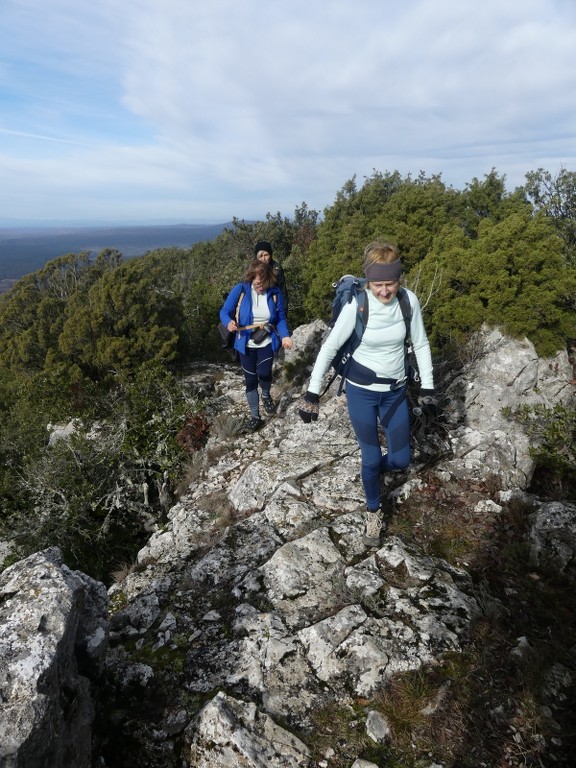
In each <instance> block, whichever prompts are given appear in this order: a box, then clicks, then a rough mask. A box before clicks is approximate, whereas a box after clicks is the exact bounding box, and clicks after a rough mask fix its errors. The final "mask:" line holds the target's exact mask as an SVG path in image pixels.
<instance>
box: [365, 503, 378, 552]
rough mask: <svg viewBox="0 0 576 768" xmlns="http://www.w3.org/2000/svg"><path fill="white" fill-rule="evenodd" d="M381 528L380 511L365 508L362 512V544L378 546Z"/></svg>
mask: <svg viewBox="0 0 576 768" xmlns="http://www.w3.org/2000/svg"><path fill="white" fill-rule="evenodd" d="M382 530H383V521H382V512H380V510H379V509H376V510H374V511H372V510H370V509H367V510H366V511H365V512H364V544H365V545H366V546H367V547H379V546H380V536H381V534H382Z"/></svg>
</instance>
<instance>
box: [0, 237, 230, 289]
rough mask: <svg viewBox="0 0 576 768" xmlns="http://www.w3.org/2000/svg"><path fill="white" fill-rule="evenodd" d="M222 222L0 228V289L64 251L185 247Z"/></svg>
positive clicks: (132, 252) (131, 252) (130, 252)
mask: <svg viewBox="0 0 576 768" xmlns="http://www.w3.org/2000/svg"><path fill="white" fill-rule="evenodd" d="M232 226H233V225H232V223H231V222H227V223H225V224H175V225H164V226H132V227H77V228H72V227H66V228H65V227H59V228H56V227H54V228H39V227H38V228H36V227H30V228H18V229H12V228H0V292H1V290H2V288H4V290H6V288H7V287H8V286H9V285H10V283H11V282H13V281H14V280H18V279H20V278H21V277H24V275H27V274H29V273H30V272H35V271H36V270H37V269H40V268H41V267H42V266H43V265H44V264H46V262H48V261H51V260H52V259H55V258H57V257H58V256H64V255H65V254H67V253H81V252H84V251H90V252H93V253H94V255H96V254H98V253H99V252H100V251H101V250H103V249H104V248H116V249H117V250H119V251H121V252H122V254H123V256H124V258H127V259H129V258H132V257H134V256H143V255H144V254H145V253H147V252H148V251H152V250H155V249H156V248H169V247H172V246H174V247H178V248H188V247H190V246H191V245H193V244H194V243H199V242H204V241H208V240H214V238H216V237H217V236H218V235H219V234H220V233H221V232H222V231H223V230H224V229H225V228H226V227H230V228H231V227H232Z"/></svg>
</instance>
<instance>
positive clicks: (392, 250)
mask: <svg viewBox="0 0 576 768" xmlns="http://www.w3.org/2000/svg"><path fill="white" fill-rule="evenodd" d="M399 258H400V254H399V253H398V248H397V247H396V246H395V245H394V244H393V243H387V242H385V241H382V240H375V241H374V242H373V243H369V244H368V245H367V246H366V248H364V263H363V269H364V271H366V268H367V267H369V266H370V264H392V263H393V262H394V261H398V259H399Z"/></svg>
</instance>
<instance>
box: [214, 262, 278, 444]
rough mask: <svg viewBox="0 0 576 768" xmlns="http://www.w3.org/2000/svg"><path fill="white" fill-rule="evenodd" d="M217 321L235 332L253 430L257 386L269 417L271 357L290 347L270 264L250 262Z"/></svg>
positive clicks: (258, 423) (257, 406) (256, 416)
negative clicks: (281, 349)
mask: <svg viewBox="0 0 576 768" xmlns="http://www.w3.org/2000/svg"><path fill="white" fill-rule="evenodd" d="M220 320H221V321H222V323H223V324H224V325H225V326H226V328H227V329H228V330H229V331H235V332H236V337H235V339H234V349H236V350H237V351H238V353H239V354H240V363H241V365H242V370H243V372H244V379H245V382H246V399H247V400H248V406H249V408H250V414H251V417H250V420H249V421H248V424H247V426H248V428H249V429H252V430H256V429H258V428H259V427H260V426H261V425H262V419H261V418H260V398H259V394H258V385H260V389H261V391H262V404H263V406H264V410H265V411H266V413H267V414H268V415H272V414H273V413H274V411H275V410H276V407H275V405H274V402H273V400H272V395H271V393H270V389H271V387H272V364H273V362H274V355H275V354H276V353H277V352H278V350H279V349H280V347H283V348H284V349H291V347H292V339H291V338H290V329H289V328H288V323H287V321H286V312H285V310H284V301H283V299H282V294H281V293H280V290H279V289H278V288H277V287H276V280H275V277H274V272H273V271H272V268H271V267H270V266H269V264H267V263H265V262H263V261H259V260H257V259H255V260H254V261H253V262H252V264H251V265H250V266H249V267H248V270H247V272H246V274H245V275H244V277H243V278H242V282H241V283H237V284H236V285H235V286H234V287H233V288H232V290H231V291H230V293H229V294H228V296H227V297H226V301H225V302H224V305H223V306H222V309H221V310H220Z"/></svg>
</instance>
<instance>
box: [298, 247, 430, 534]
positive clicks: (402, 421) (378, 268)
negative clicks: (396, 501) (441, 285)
mask: <svg viewBox="0 0 576 768" xmlns="http://www.w3.org/2000/svg"><path fill="white" fill-rule="evenodd" d="M363 269H364V275H365V277H366V279H367V281H368V282H367V284H366V297H367V306H368V321H367V324H366V327H365V330H364V333H363V335H362V340H361V342H360V344H359V346H358V347H357V348H356V350H355V351H354V353H353V355H352V361H351V364H350V367H349V369H348V371H347V374H346V399H347V403H348V413H349V416H350V421H351V422H352V427H353V428H354V433H355V435H356V439H357V440H358V445H359V446H360V451H361V455H362V469H361V474H362V484H363V486H364V492H365V494H366V515H365V537H364V538H365V543H366V544H367V545H368V546H377V545H378V543H379V540H380V534H381V531H382V529H383V521H382V514H381V510H380V507H381V483H380V476H381V475H382V474H384V473H386V472H393V471H394V470H402V469H405V468H406V467H407V466H408V464H409V463H410V454H411V452H410V410H409V404H408V397H407V389H408V381H407V378H406V366H405V348H404V340H405V338H406V324H405V321H404V317H403V314H402V310H401V307H400V302H399V301H398V298H397V294H398V290H399V288H400V277H401V274H402V262H401V260H400V257H399V255H398V250H397V248H396V246H394V245H391V244H390V243H384V242H374V243H370V245H368V246H367V247H366V249H365V250H364V264H363ZM403 290H404V291H406V293H407V294H408V298H409V300H410V306H411V310H412V318H411V331H410V337H411V343H412V348H413V350H414V353H415V355H416V361H417V364H418V373H419V375H420V381H421V389H420V392H419V400H421V401H422V402H424V403H426V402H428V403H433V402H435V394H434V379H433V373H432V356H431V352H430V344H429V342H428V337H427V335H426V330H425V328H424V323H423V320H422V312H421V308H420V303H419V301H418V298H417V296H416V295H415V294H414V293H413V292H412V291H409V290H408V289H406V288H403ZM356 312H357V301H356V299H355V298H354V299H353V300H352V301H351V302H349V303H348V304H346V305H344V306H343V307H342V310H341V312H340V314H339V316H338V318H337V320H336V322H335V324H334V327H333V329H332V331H331V332H330V334H329V335H328V337H327V338H326V340H325V341H324V343H323V345H322V347H321V348H320V351H319V353H318V357H317V359H316V362H315V364H314V368H313V370H312V374H311V377H310V382H309V384H308V390H307V392H306V394H305V396H304V399H303V401H302V403H301V406H300V409H299V411H300V416H301V418H302V420H303V421H305V422H310V421H315V420H316V419H317V418H318V408H319V399H320V398H319V393H320V391H321V389H322V382H323V378H324V376H325V374H326V373H327V371H328V368H329V367H330V364H331V362H332V360H333V358H334V355H335V354H336V352H337V351H338V350H339V349H340V347H341V346H342V344H344V342H345V341H346V340H347V339H348V338H349V337H350V336H351V335H352V333H353V331H354V327H355V323H356ZM426 398H428V401H426ZM379 424H381V426H382V428H383V430H384V434H385V436H386V448H387V452H386V453H384V454H383V453H382V449H381V447H380V440H379V437H378V425H379Z"/></svg>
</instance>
